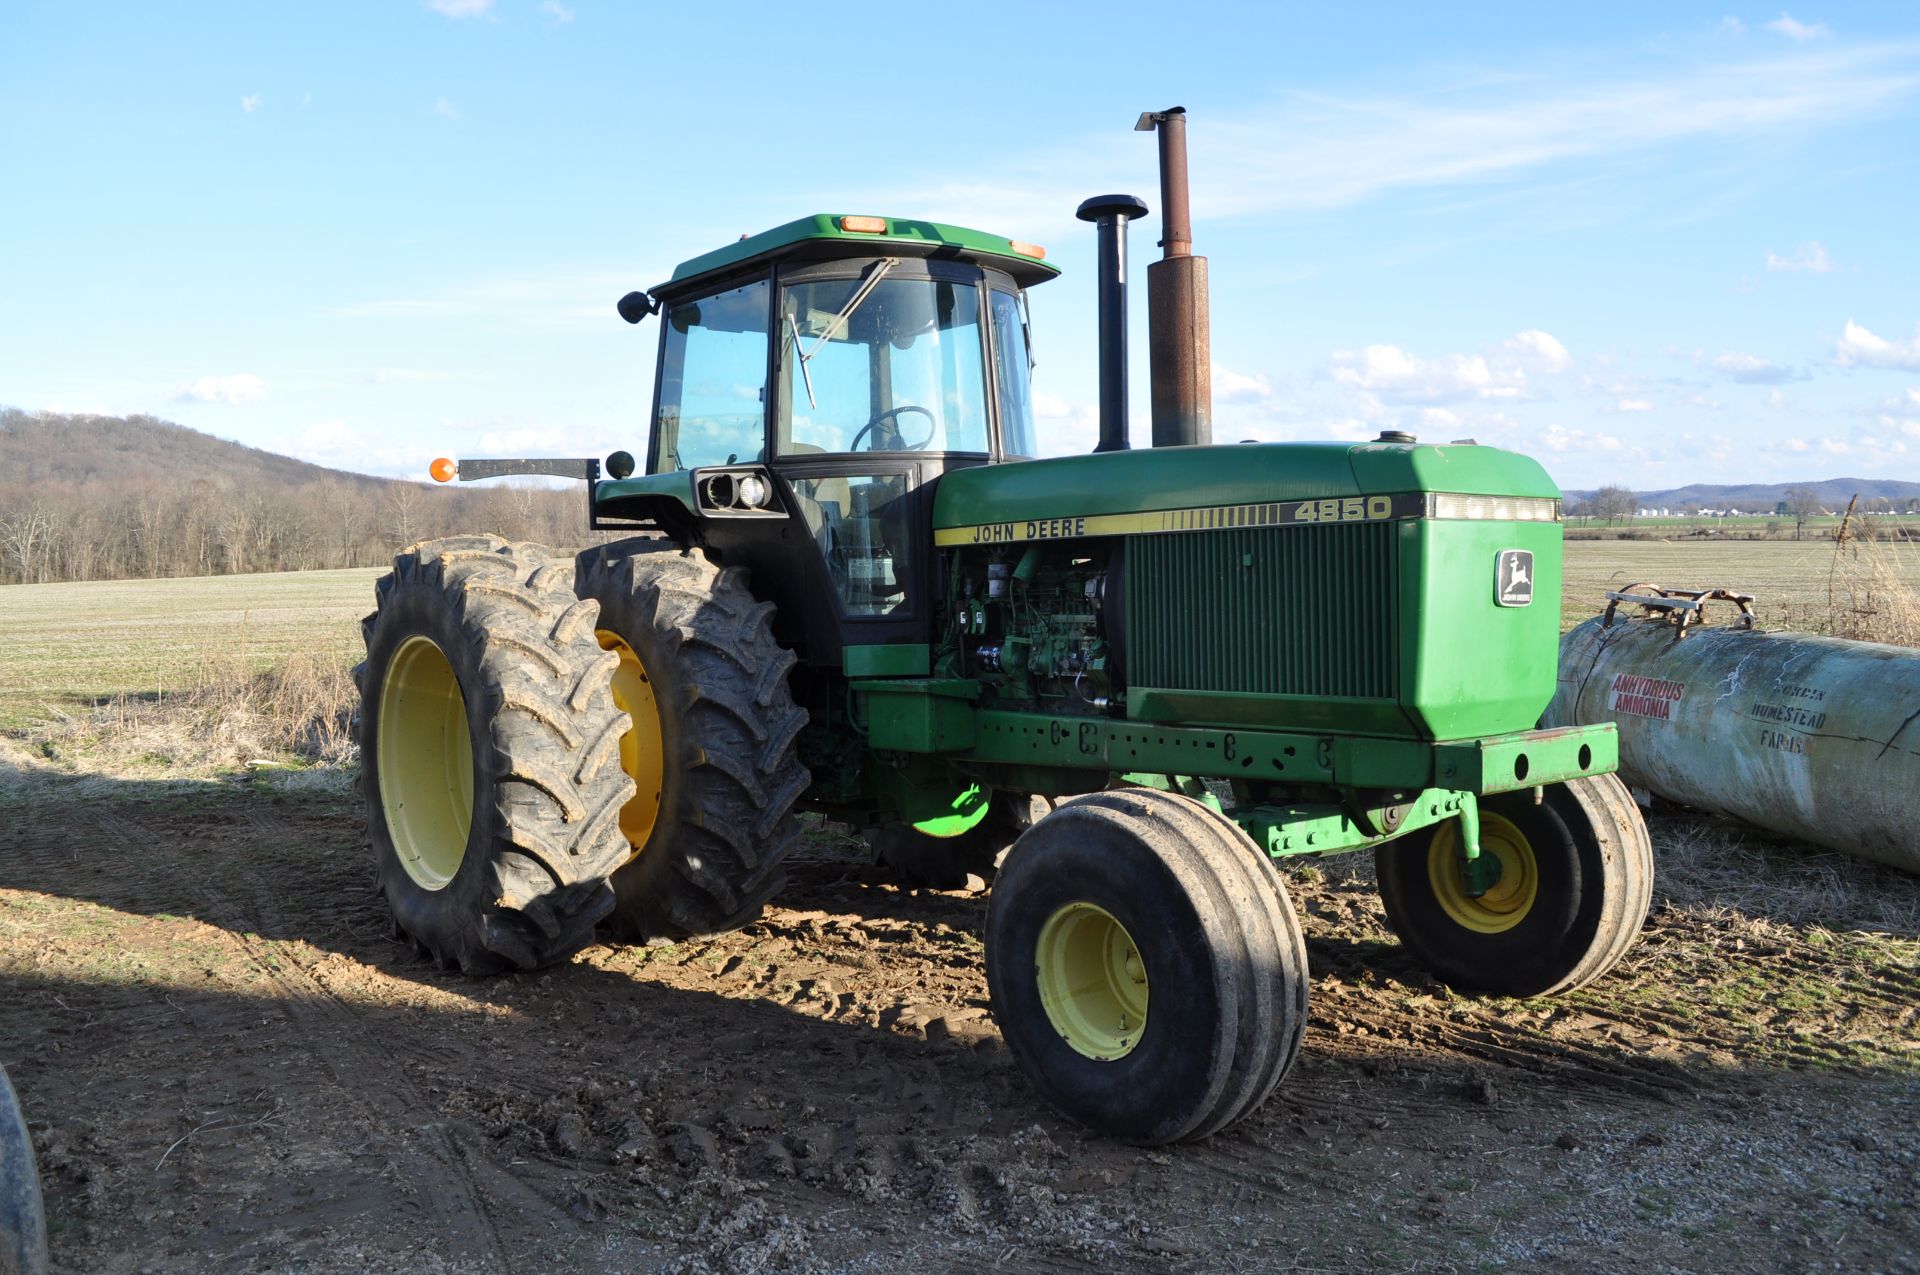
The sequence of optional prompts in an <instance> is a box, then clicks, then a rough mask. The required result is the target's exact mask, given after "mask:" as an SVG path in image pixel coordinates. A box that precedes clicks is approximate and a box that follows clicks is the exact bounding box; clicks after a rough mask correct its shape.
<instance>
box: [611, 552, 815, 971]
mask: <svg viewBox="0 0 1920 1275" xmlns="http://www.w3.org/2000/svg"><path fill="white" fill-rule="evenodd" d="M575 571H576V579H575V588H576V589H577V591H578V593H579V596H580V597H582V598H584V599H588V600H590V601H592V602H594V603H597V604H598V606H599V619H598V620H597V621H596V636H597V640H598V642H599V645H601V646H603V647H605V648H607V649H608V651H609V652H610V653H611V655H612V656H613V657H615V658H617V660H618V662H619V669H618V672H617V673H616V675H615V680H614V693H615V698H616V700H617V701H619V702H620V707H621V708H622V709H623V710H625V711H627V712H630V713H631V714H632V717H633V721H634V723H635V726H634V731H633V734H632V736H630V738H629V741H628V747H627V752H626V755H625V757H624V759H623V763H624V764H625V765H626V766H627V768H628V770H629V771H630V772H631V773H633V774H634V777H635V778H636V779H637V780H638V786H637V788H636V790H635V792H634V796H633V798H632V800H631V801H629V802H628V803H627V805H626V807H625V809H624V810H623V811H622V814H621V824H622V825H623V827H624V828H625V830H626V832H625V835H626V840H627V842H628V843H629V847H630V848H629V851H628V853H627V854H626V855H623V856H622V860H623V865H622V866H619V867H618V870H617V871H616V872H614V874H613V888H614V891H615V894H616V896H617V903H616V904H615V907H614V910H613V912H612V915H611V917H610V928H611V929H612V930H613V932H614V933H615V934H616V935H617V936H618V937H620V938H624V939H629V940H644V939H651V938H680V937H685V936H689V935H699V934H714V933H718V932H720V931H723V930H731V929H737V928H739V927H740V926H742V925H745V924H747V923H748V922H750V921H752V920H754V919H755V918H756V917H758V916H759V915H760V913H761V910H762V909H763V908H764V907H765V905H766V902H767V900H768V899H770V898H771V897H772V896H773V895H774V894H775V893H776V892H777V891H778V890H779V889H780V887H781V886H782V884H784V882H785V880H786V867H785V864H786V859H787V856H788V854H789V853H791V851H792V850H793V847H794V845H795V843H796V842H797V841H798V840H799V836H800V830H799V825H798V823H797V822H796V821H795V819H794V817H793V805H794V802H795V801H797V800H798V799H799V797H800V794H801V793H803V792H804V791H806V787H807V784H808V782H809V780H810V776H809V775H808V773H807V769H806V767H805V766H803V765H801V763H800V760H799V757H798V754H797V752H796V743H797V741H798V739H799V735H800V731H801V730H802V729H803V728H804V727H805V726H806V723H807V715H806V713H805V712H804V711H803V710H802V709H800V708H799V707H798V706H797V705H795V704H794V702H793V696H792V693H791V692H790V691H789V690H788V686H787V677H788V674H789V672H790V671H791V670H792V668H793V665H794V662H795V661H794V656H793V654H792V652H790V651H787V650H785V649H783V648H782V647H781V646H780V645H779V643H777V642H776V641H775V640H774V637H773V626H772V618H773V605H772V604H771V603H768V602H762V601H759V600H758V599H756V598H755V597H754V596H753V594H752V592H751V591H750V590H749V588H748V587H747V586H748V579H747V573H746V571H744V570H743V569H741V568H739V567H721V566H717V565H715V564H714V563H713V562H711V561H709V560H708V559H707V558H706V557H705V556H704V555H702V554H701V553H699V552H698V551H690V550H681V549H679V548H678V547H677V546H673V545H671V544H666V543H657V544H656V543H654V542H646V543H643V544H638V545H637V544H635V543H633V542H629V543H626V544H616V545H609V546H606V547H604V548H600V549H590V550H588V551H586V552H585V553H582V554H581V555H580V556H579V557H578V559H576V562H575Z"/></svg>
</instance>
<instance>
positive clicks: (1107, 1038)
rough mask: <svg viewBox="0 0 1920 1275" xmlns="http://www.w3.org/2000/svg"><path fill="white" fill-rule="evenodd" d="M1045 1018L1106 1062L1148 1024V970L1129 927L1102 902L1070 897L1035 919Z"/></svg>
mask: <svg viewBox="0 0 1920 1275" xmlns="http://www.w3.org/2000/svg"><path fill="white" fill-rule="evenodd" d="M1034 972H1035V976H1036V977H1037V978H1038V980H1039V983H1040V1003H1041V1005H1043V1006H1044V1007H1045V1008H1046V1011H1047V1019H1048V1021H1050V1022H1051V1023H1052V1024H1053V1029H1054V1030H1055V1031H1057V1032H1059V1033H1060V1035H1061V1037H1062V1038H1063V1039H1065V1040H1066V1042H1067V1044H1069V1045H1071V1046H1072V1047H1073V1048H1074V1050H1075V1051H1077V1052H1078V1053H1081V1054H1084V1055H1086V1056H1087V1057H1088V1058H1092V1059H1096V1060H1098V1061H1100V1062H1111V1061H1113V1060H1114V1059H1116V1058H1122V1057H1125V1056H1126V1055H1127V1054H1128V1053H1131V1052H1132V1050H1133V1048H1134V1046H1136V1045H1138V1044H1139V1043H1140V1036H1141V1033H1142V1032H1143V1031H1145V1029H1146V1025H1147V971H1146V967H1145V966H1144V964H1142V962H1141V960H1140V950H1139V948H1138V947H1136V946H1135V945H1134V942H1133V936H1132V935H1131V934H1128V933H1127V928H1126V927H1125V926H1124V925H1121V924H1120V922H1119V921H1117V920H1115V919H1114V917H1113V914H1112V913H1111V912H1108V911H1107V910H1106V909H1105V908H1101V907H1096V906H1095V905H1093V904H1091V903H1069V904H1067V906H1065V907H1063V908H1061V909H1060V910H1059V911H1058V912H1055V913H1054V914H1053V915H1052V916H1050V917H1048V918H1047V922H1046V924H1045V925H1042V926H1041V927H1040V942H1039V945H1038V948H1037V950H1036V951H1035V953H1034Z"/></svg>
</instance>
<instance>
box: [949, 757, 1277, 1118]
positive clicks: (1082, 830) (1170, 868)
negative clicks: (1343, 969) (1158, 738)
mask: <svg viewBox="0 0 1920 1275" xmlns="http://www.w3.org/2000/svg"><path fill="white" fill-rule="evenodd" d="M986 947H987V952H986V963H987V985H988V989H989V991H990V993H991V996H992V1003H993V1014H994V1019H995V1021H996V1022H997V1023H998V1024H999V1027H1000V1032H1001V1035H1002V1036H1003V1037H1004V1038H1005V1039H1006V1042H1007V1047H1008V1049H1009V1050H1010V1051H1011V1052H1012V1054H1013V1056H1014V1059H1015V1060H1016V1061H1017V1062H1018V1063H1019V1064H1020V1067H1021V1069H1022V1070H1023V1071H1025V1072H1026V1074H1027V1078H1028V1079H1029V1080H1030V1081H1031V1082H1032V1083H1033V1085H1034V1087H1035V1088H1036V1089H1038V1090H1039V1091H1040V1092H1041V1094H1042V1095H1043V1096H1044V1097H1045V1098H1046V1099H1047V1101H1049V1102H1050V1103H1052V1104H1053V1106H1054V1107H1056V1108H1057V1109H1058V1110H1060V1111H1061V1112H1062V1113H1064V1114H1065V1115H1067V1116H1068V1117H1070V1118H1071V1119H1073V1120H1076V1121H1078V1122H1079V1123H1081V1124H1083V1125H1086V1126H1087V1127H1088V1128H1090V1129H1093V1130H1094V1131H1096V1132H1098V1133H1101V1134H1105V1135H1106V1136H1108V1137H1113V1138H1118V1139H1121V1140H1123V1141H1126V1142H1133V1143H1139V1144H1143V1145H1158V1144H1163V1143H1169V1142H1184V1141H1191V1140H1194V1139H1197V1138H1204V1137H1206V1136H1208V1135H1209V1134H1212V1133H1216V1132H1218V1131H1219V1130H1221V1129H1224V1128H1226V1127H1227V1126H1228V1125H1230V1124H1233V1123H1234V1122H1235V1121H1237V1120H1240V1119H1241V1118H1243V1117H1245V1116H1246V1115H1247V1114H1248V1113H1250V1112H1251V1111H1253V1110H1254V1108H1256V1107H1258V1106H1259V1105H1260V1103H1261V1102H1263V1101H1264V1100H1265V1099H1266V1097H1267V1095H1268V1094H1270V1093H1271V1092H1272V1091H1273V1089H1274V1087H1275V1086H1276V1085H1277V1084H1279V1082H1280V1079H1281V1077H1282V1076H1284V1075H1285V1074H1286V1072H1287V1070H1288V1069H1289V1068H1290V1067H1292V1065H1293V1062H1294V1059H1295V1057H1296V1056H1297V1054H1298V1052H1299V1048H1300V1041H1301V1037H1302V1034H1303V1033H1304V1031H1305V1029H1306V1020H1307V958H1306V945H1305V943H1304V941H1303V939H1302V937H1301V933H1300V926H1299V923H1298V921H1297V920H1296V919H1295V917H1294V914H1293V909H1292V906H1291V905H1290V903H1289V902H1288V899H1287V894H1286V889H1285V887H1284V886H1283V885H1282V884H1281V881H1280V877H1279V874H1278V873H1277V872H1276V871H1275V870H1274V867H1273V864H1272V862H1271V861H1270V860H1268V859H1267V857H1266V856H1265V855H1262V854H1261V853H1260V852H1259V850H1258V848H1257V847H1255V846H1254V844H1253V842H1252V841H1251V840H1250V839H1249V838H1248V837H1247V835H1246V834H1245V833H1244V832H1242V831H1241V830H1240V829H1239V827H1238V826H1236V825H1235V824H1233V823H1232V822H1231V821H1230V820H1227V819H1225V818H1223V817H1222V816H1220V815H1218V814H1215V813H1214V812H1213V811H1211V810H1209V809H1207V808H1206V807H1205V806H1203V805H1201V804H1200V803H1199V802H1197V801H1194V800H1192V799H1191V798H1188V797H1183V796H1178V795H1176V794H1172V793H1163V792H1156V791H1152V790H1149V789H1128V790H1124V791H1112V792H1100V793H1093V794H1091V795H1088V796H1085V797H1080V798H1076V799H1075V800H1073V801H1069V802H1066V803H1065V804H1063V805H1061V806H1060V807H1059V808H1058V809H1056V810H1055V811H1054V812H1053V813H1052V814H1050V815H1048V816H1047V817H1046V818H1044V819H1042V820H1041V821H1040V822H1039V823H1037V824H1035V825H1034V826H1033V828H1032V829H1031V830H1030V831H1029V832H1027V833H1026V834H1025V835H1024V836H1022V837H1021V838H1020V840H1019V841H1018V842H1017V843H1016V844H1015V845H1014V847H1013V850H1012V851H1011V853H1009V854H1008V856H1007V860H1006V863H1005V864H1004V866H1003V867H1002V868H1001V870H1000V877H999V879H998V881H996V882H995V884H994V891H993V895H992V901H991V903H990V904H989V906H988V910H987V943H986Z"/></svg>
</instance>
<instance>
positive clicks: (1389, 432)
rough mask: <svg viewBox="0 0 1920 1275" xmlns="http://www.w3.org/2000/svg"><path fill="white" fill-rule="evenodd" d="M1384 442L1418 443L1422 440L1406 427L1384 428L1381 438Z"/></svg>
mask: <svg viewBox="0 0 1920 1275" xmlns="http://www.w3.org/2000/svg"><path fill="white" fill-rule="evenodd" d="M1378 441H1380V442H1382V443H1417V442H1419V441H1420V440H1419V439H1417V438H1415V437H1414V436H1413V435H1412V434H1409V433H1407V431H1406V430H1404V429H1383V430H1381V431H1380V438H1379V440H1378Z"/></svg>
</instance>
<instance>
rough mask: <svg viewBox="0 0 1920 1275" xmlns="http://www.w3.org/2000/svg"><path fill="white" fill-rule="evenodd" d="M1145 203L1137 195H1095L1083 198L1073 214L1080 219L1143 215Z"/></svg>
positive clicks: (1145, 211)
mask: <svg viewBox="0 0 1920 1275" xmlns="http://www.w3.org/2000/svg"><path fill="white" fill-rule="evenodd" d="M1146 215H1147V205H1146V202H1145V201H1144V200H1142V199H1141V198H1140V197H1139V196H1137V195H1095V196H1094V197H1093V198H1092V199H1088V200H1083V201H1082V202H1081V204H1080V208H1079V210H1078V211H1076V212H1075V213H1074V216H1076V217H1078V218H1079V219H1080V220H1081V221H1099V220H1101V219H1102V218H1105V217H1126V218H1128V219H1132V218H1135V217H1144V216H1146Z"/></svg>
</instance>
